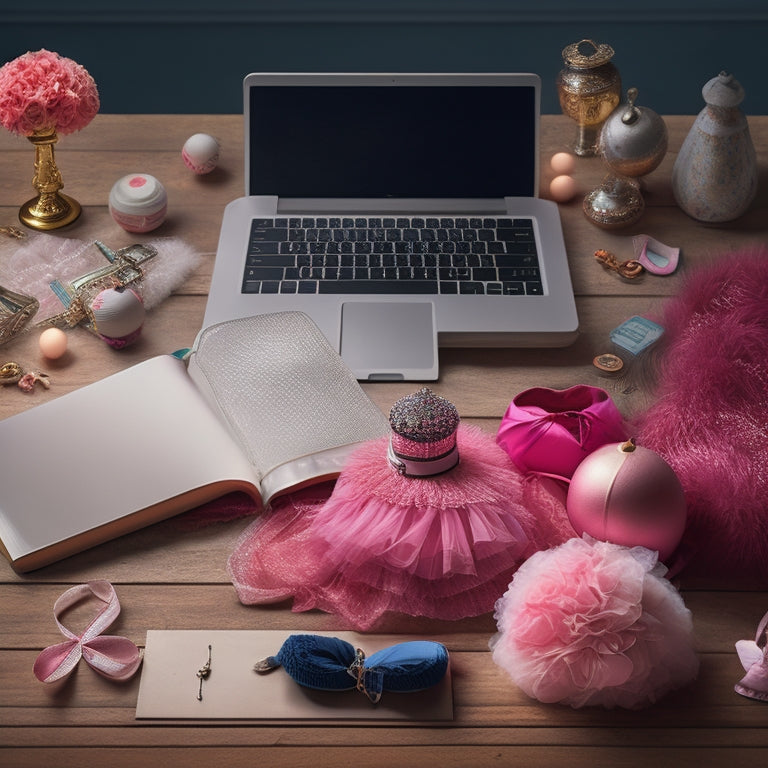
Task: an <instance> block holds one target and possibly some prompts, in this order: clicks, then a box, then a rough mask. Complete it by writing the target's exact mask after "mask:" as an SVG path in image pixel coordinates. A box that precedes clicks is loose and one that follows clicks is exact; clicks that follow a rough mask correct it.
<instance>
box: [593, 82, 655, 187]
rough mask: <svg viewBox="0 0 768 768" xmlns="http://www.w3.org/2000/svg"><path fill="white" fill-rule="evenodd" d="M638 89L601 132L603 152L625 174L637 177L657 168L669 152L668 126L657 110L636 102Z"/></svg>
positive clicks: (614, 166)
mask: <svg viewBox="0 0 768 768" xmlns="http://www.w3.org/2000/svg"><path fill="white" fill-rule="evenodd" d="M636 98H637V89H636V88H630V89H629V91H628V92H627V104H622V105H620V106H619V107H617V108H616V109H615V110H614V111H613V113H612V114H611V115H610V117H609V118H608V119H607V120H606V121H605V124H604V125H603V128H602V130H601V132H600V145H599V146H600V153H601V154H602V156H603V158H604V159H605V162H606V163H608V165H609V166H610V167H611V168H612V169H613V170H614V171H616V173H619V174H621V175H622V176H630V177H632V178H637V177H640V176H645V175H646V174H649V173H651V171H653V170H655V169H656V168H657V167H658V165H659V163H661V161H662V160H663V159H664V155H665V154H666V152H667V126H666V125H665V123H664V121H663V120H662V118H661V117H659V115H658V114H656V112H654V111H653V110H652V109H648V108H647V107H638V106H636V105H635V99H636Z"/></svg>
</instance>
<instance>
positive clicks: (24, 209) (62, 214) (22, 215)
mask: <svg viewBox="0 0 768 768" xmlns="http://www.w3.org/2000/svg"><path fill="white" fill-rule="evenodd" d="M27 138H28V139H29V140H30V141H31V142H32V144H34V146H35V175H34V177H33V179H32V186H33V187H34V188H35V189H36V190H37V197H34V198H32V199H31V200H28V201H27V202H26V203H24V205H22V206H21V209H20V210H19V220H20V221H21V222H22V224H26V226H28V227H30V228H32V229H39V230H50V229H57V228H58V227H65V226H66V225H67V224H71V223H72V222H73V221H75V219H77V217H78V216H79V215H80V211H81V208H80V203H78V202H77V200H74V199H73V198H71V197H69V196H68V195H65V194H63V193H62V192H60V191H59V190H60V189H61V188H62V187H63V186H64V183H63V182H62V180H61V173H60V172H59V169H58V167H57V166H56V159H55V157H54V151H53V145H54V144H55V143H56V142H57V141H58V140H59V137H58V136H57V135H56V130H55V129H54V128H51V129H48V130H43V131H36V132H35V133H33V134H32V135H31V136H28V137H27Z"/></svg>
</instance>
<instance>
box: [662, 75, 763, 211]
mask: <svg viewBox="0 0 768 768" xmlns="http://www.w3.org/2000/svg"><path fill="white" fill-rule="evenodd" d="M701 93H702V96H703V97H704V101H705V102H706V104H707V106H706V107H704V109H703V110H702V111H701V112H700V113H699V115H698V117H697V118H696V120H695V122H694V124H693V127H692V128H691V130H690V132H689V133H688V135H687V136H686V138H685V141H684V142H683V146H682V147H681V149H680V153H679V154H678V156H677V160H676V161H675V165H674V168H673V169H672V190H673V192H674V195H675V200H677V204H678V205H679V206H680V207H681V208H682V209H683V210H684V211H685V212H686V213H687V214H688V215H689V216H691V217H692V218H694V219H697V220H698V221H703V222H711V223H715V222H723V221H731V220H733V219H736V218H738V217H739V216H741V215H742V214H743V213H744V212H745V211H746V210H747V208H749V205H750V203H751V202H752V200H753V199H754V197H755V195H756V194H757V158H756V155H755V147H754V145H753V143H752V138H751V137H750V135H749V126H748V125H747V118H746V117H745V115H744V113H743V112H742V111H741V110H740V109H739V104H740V103H741V102H742V100H743V99H744V89H743V88H742V87H741V85H740V84H739V82H738V81H737V80H735V79H734V77H733V76H732V75H729V74H726V73H725V72H721V73H720V74H719V75H718V76H717V77H714V78H712V80H710V81H709V82H707V84H706V85H705V86H704V88H703V89H702V91H701Z"/></svg>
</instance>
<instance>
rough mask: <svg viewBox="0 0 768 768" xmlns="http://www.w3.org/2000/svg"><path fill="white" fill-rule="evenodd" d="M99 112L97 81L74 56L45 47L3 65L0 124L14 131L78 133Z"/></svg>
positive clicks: (25, 132)
mask: <svg viewBox="0 0 768 768" xmlns="http://www.w3.org/2000/svg"><path fill="white" fill-rule="evenodd" d="M98 111H99V94H98V90H97V88H96V83H95V82H94V80H93V78H92V77H91V76H90V75H89V74H88V71H87V70H86V69H85V68H84V67H82V66H81V65H80V64H78V63H77V62H75V61H73V60H72V59H68V58H65V57H64V56H60V55H59V54H58V53H53V52H51V51H46V50H45V49H41V50H39V51H35V52H28V53H25V54H23V55H22V56H19V57H18V58H16V59H14V60H13V61H9V62H8V63H7V64H5V65H4V66H3V67H2V68H0V123H2V125H3V126H4V127H5V128H6V129H8V130H9V131H11V133H18V134H20V135H22V136H31V135H33V134H34V133H37V132H41V131H48V130H55V131H56V132H57V133H58V134H61V135H65V134H68V133H74V132H75V131H79V130H80V129H81V128H84V127H85V126H86V125H88V123H90V122H91V120H92V119H93V117H94V115H95V114H96V113H97V112H98Z"/></svg>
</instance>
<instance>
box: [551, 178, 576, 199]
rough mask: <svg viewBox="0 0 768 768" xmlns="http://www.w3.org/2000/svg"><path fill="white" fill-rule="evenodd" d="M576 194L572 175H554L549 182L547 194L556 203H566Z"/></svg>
mask: <svg viewBox="0 0 768 768" xmlns="http://www.w3.org/2000/svg"><path fill="white" fill-rule="evenodd" d="M575 194H576V182H575V181H574V180H573V177H572V176H555V178H554V179H552V181H551V182H550V184H549V196H550V197H551V198H552V200H554V201H555V202H556V203H567V202H568V201H569V200H571V199H572V198H573V196H574V195H575Z"/></svg>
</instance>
